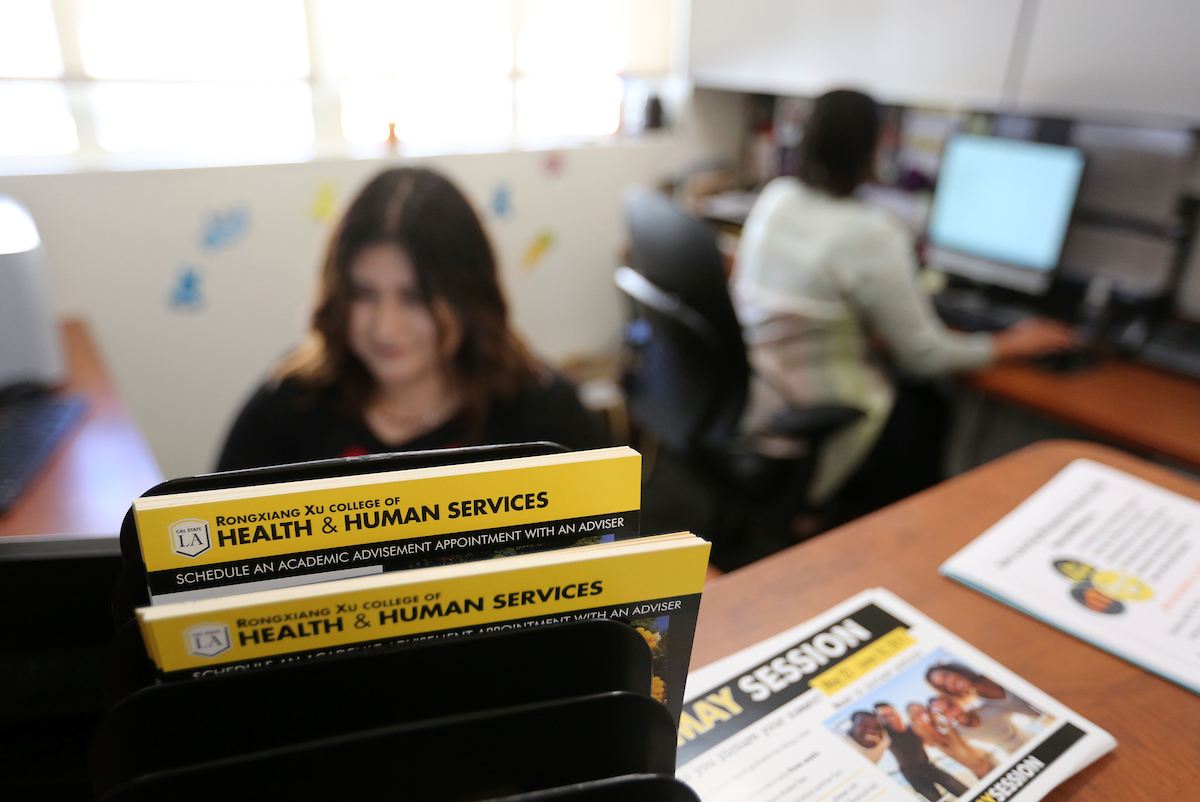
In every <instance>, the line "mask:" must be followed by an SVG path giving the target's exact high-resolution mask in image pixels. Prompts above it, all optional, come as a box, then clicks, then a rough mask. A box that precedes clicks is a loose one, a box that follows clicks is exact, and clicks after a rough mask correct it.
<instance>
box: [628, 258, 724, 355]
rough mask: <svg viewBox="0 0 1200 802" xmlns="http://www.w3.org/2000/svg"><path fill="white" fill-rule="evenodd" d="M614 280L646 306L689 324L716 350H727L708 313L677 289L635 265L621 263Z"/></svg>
mask: <svg viewBox="0 0 1200 802" xmlns="http://www.w3.org/2000/svg"><path fill="white" fill-rule="evenodd" d="M613 283H614V284H616V285H617V289H619V290H620V291H621V292H623V293H625V294H626V295H628V296H629V297H630V298H632V299H633V300H634V301H636V302H638V303H639V304H641V305H642V306H645V307H647V308H649V309H653V310H654V311H655V312H657V313H659V314H660V315H663V316H664V317H667V318H670V319H671V320H674V321H676V322H677V323H678V324H680V325H682V326H685V327H686V328H687V329H688V330H690V331H691V332H692V333H693V334H694V335H695V336H697V337H699V338H700V339H701V340H703V341H704V342H705V343H707V344H708V347H709V348H712V349H713V350H714V351H717V352H720V351H724V350H725V346H724V343H722V342H721V336H720V335H719V334H718V333H717V330H716V329H714V328H713V327H712V325H710V324H709V322H708V321H707V320H705V319H704V315H702V314H700V313H699V312H697V311H696V310H695V309H693V308H692V307H690V306H688V305H687V304H686V303H684V302H683V301H682V300H680V298H679V296H678V295H676V294H675V293H673V292H667V291H665V290H663V289H662V288H661V287H659V286H658V285H657V284H655V283H654V282H652V281H650V279H648V278H646V277H645V276H643V275H642V274H641V273H639V272H637V271H636V270H634V269H633V268H631V267H618V268H617V269H616V272H615V273H613Z"/></svg>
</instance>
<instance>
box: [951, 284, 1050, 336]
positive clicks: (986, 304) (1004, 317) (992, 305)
mask: <svg viewBox="0 0 1200 802" xmlns="http://www.w3.org/2000/svg"><path fill="white" fill-rule="evenodd" d="M933 306H934V309H936V310H937V313H938V317H940V318H941V319H942V322H943V323H945V324H946V325H947V326H949V327H950V328H952V329H959V330H960V331H999V330H1001V329H1006V328H1008V327H1009V326H1012V325H1013V324H1015V323H1020V322H1021V321H1022V320H1024V319H1025V318H1027V317H1029V316H1030V315H1031V314H1032V313H1031V312H1029V311H1028V310H1026V309H1023V308H1021V307H1019V306H1011V305H1009V304H1003V303H998V302H995V301H991V300H988V299H986V298H984V297H983V296H980V295H976V294H974V293H970V292H964V291H961V290H944V291H942V292H940V293H938V294H937V295H935V296H933Z"/></svg>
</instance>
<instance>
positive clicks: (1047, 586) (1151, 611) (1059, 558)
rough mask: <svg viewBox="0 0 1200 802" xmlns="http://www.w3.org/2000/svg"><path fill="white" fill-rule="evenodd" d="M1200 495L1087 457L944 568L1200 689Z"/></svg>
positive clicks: (953, 575) (952, 575) (951, 574)
mask: <svg viewBox="0 0 1200 802" xmlns="http://www.w3.org/2000/svg"><path fill="white" fill-rule="evenodd" d="M1198 552H1200V503H1198V502H1196V501H1193V500H1192V499H1190V498H1185V497H1184V496H1181V495H1178V494H1176V493H1171V492H1169V491H1167V490H1164V489H1162V488H1161V487H1157V486H1156V485H1153V484H1151V483H1150V482H1147V481H1144V480H1142V479H1138V478H1136V477H1134V476H1130V475H1128V474H1126V473H1122V472H1121V471H1118V470H1115V469H1113V468H1110V467H1108V466H1105V465H1101V464H1098V463H1095V462H1092V461H1089V460H1084V459H1080V460H1076V461H1074V462H1072V463H1071V464H1070V465H1068V466H1067V467H1066V468H1065V469H1063V470H1062V471H1060V472H1059V473H1058V475H1057V476H1055V477H1054V478H1053V479H1052V480H1050V482H1048V483H1047V484H1046V485H1045V486H1043V487H1042V488H1041V489H1040V490H1038V491H1037V492H1036V493H1034V494H1033V495H1032V496H1030V497H1029V498H1028V499H1026V500H1025V501H1024V502H1022V503H1021V504H1020V505H1019V506H1018V507H1017V508H1016V509H1015V510H1013V511H1012V512H1011V513H1009V514H1008V515H1006V516H1005V517H1004V518H1003V519H1002V520H1001V521H1000V522H999V523H997V524H996V525H995V526H992V527H991V528H990V529H988V530H987V531H986V532H984V533H983V534H982V535H980V536H979V537H978V538H976V539H975V540H974V541H972V543H971V544H970V545H969V546H967V547H966V548H965V549H963V550H962V551H960V552H958V553H957V554H955V555H954V556H953V557H951V558H950V559H949V560H947V561H946V562H945V563H944V564H943V565H942V567H941V572H942V573H943V574H945V575H946V576H949V577H950V578H951V579H955V580H958V581H959V582H962V583H964V584H966V585H969V586H970V587H973V588H975V589H977V590H979V591H982V592H983V593H986V594H988V595H989V596H992V597H993V598H996V599H999V600H1000V601H1002V602H1004V603H1005V604H1010V605H1012V606H1013V607H1016V608H1017V609H1019V610H1022V611H1023V612H1026V613H1028V614H1030V615H1032V616H1034V617H1035V618H1038V619H1040V620H1042V621H1045V622H1047V623H1049V624H1051V625H1053V626H1056V627H1059V628H1060V629H1063V630H1065V631H1066V632H1069V633H1071V634H1072V635H1075V636H1076V637H1078V638H1081V639H1083V640H1085V641H1087V642H1089V643H1093V644H1095V645H1097V646H1100V647H1101V648H1103V649H1107V650H1108V651H1110V652H1112V653H1113V654H1116V655H1117V656H1119V657H1122V658H1124V659H1126V660H1128V661H1130V662H1131V663H1134V664H1135V665H1139V666H1142V667H1143V668H1145V669H1147V670H1150V671H1153V672H1155V673H1157V674H1160V675H1162V676H1164V677H1166V678H1167V679H1170V680H1171V681H1173V682H1176V683H1179V684H1180V685H1182V686H1184V687H1185V688H1188V689H1190V690H1192V691H1193V692H1196V693H1200V657H1197V654H1196V649H1195V643H1194V642H1195V637H1194V635H1195V628H1196V623H1195V616H1196V613H1197V611H1198V610H1200V591H1198V590H1197V588H1196V581H1195V580H1196V576H1197V574H1198V573H1200V557H1198V556H1197V553H1198Z"/></svg>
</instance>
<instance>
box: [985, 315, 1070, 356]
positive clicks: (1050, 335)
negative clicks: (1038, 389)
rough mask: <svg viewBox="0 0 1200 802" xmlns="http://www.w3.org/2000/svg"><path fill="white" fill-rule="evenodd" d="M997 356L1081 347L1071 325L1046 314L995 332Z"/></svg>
mask: <svg viewBox="0 0 1200 802" xmlns="http://www.w3.org/2000/svg"><path fill="white" fill-rule="evenodd" d="M992 342H993V343H994V344H995V348H996V360H997V361H1001V360H1009V359H1027V358H1029V357H1034V356H1042V355H1043V354H1054V353H1060V352H1062V351H1070V350H1072V349H1075V348H1078V347H1080V345H1081V343H1080V341H1079V335H1077V334H1076V333H1075V331H1074V330H1073V329H1071V327H1070V326H1067V325H1065V324H1063V323H1059V322H1058V321H1056V320H1048V319H1047V318H1044V317H1032V318H1029V319H1028V320H1022V321H1021V322H1020V323H1017V324H1016V325H1014V326H1010V327H1009V328H1007V329H1005V330H1004V331H999V332H996V333H995V334H993V335H992Z"/></svg>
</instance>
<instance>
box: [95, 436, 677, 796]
mask: <svg viewBox="0 0 1200 802" xmlns="http://www.w3.org/2000/svg"><path fill="white" fill-rule="evenodd" d="M561 450H564V449H562V447H561V446H557V445H555V444H553V443H527V444H519V445H509V446H488V447H479V448H468V449H448V450H445V451H434V452H412V453H407V454H388V455H376V456H369V457H351V458H347V459H339V460H323V461H320V462H312V463H303V464H298V465H289V466H280V467H272V468H263V469H253V470H247V471H236V472H229V473H222V474H209V475H205V476H197V477H189V478H184V479H175V480H171V481H168V482H164V483H163V484H160V485H158V486H156V487H155V488H153V489H152V490H150V491H149V492H148V493H147V494H146V495H162V494H166V493H180V492H189V491H194V490H208V489H217V488H226V487H240V486H248V485H256V484H267V483H275V482H284V481H292V480H303V479H314V478H323V477H331V476H347V475H354V474H360V473H368V472H380V471H390V470H397V469H403V468H417V467H428V466H433V465H447V464H455V463H461V462H475V461H482V460H491V459H504V458H511V457H521V456H533V455H538V454H548V453H554V452H557V451H561ZM121 546H122V553H123V556H124V558H125V564H124V568H123V570H122V573H121V576H120V578H119V580H118V583H117V590H116V593H115V595H114V606H113V612H114V620H115V623H116V624H117V627H118V631H117V635H116V637H115V638H114V640H113V642H112V645H111V648H110V652H109V655H108V663H107V666H106V672H105V673H106V677H105V696H106V703H107V704H108V706H109V709H108V712H107V714H106V715H105V717H104V719H103V721H102V722H101V724H100V726H99V728H98V729H97V731H96V734H95V737H94V739H93V742H92V748H91V756H90V771H91V776H92V781H93V787H94V789H95V791H96V793H97V797H98V798H100V799H103V800H113V802H117V801H118V800H124V801H132V800H141V799H180V800H184V799H190V798H193V797H195V798H197V799H199V798H201V797H200V795H201V794H203V795H204V798H205V799H209V798H211V797H212V794H213V789H214V788H219V789H220V792H219V793H220V796H221V797H222V798H223V799H227V800H239V799H247V800H249V799H255V800H260V799H263V798H282V797H283V796H284V795H286V796H287V797H289V798H292V799H317V798H321V799H327V798H328V797H329V795H330V794H331V793H335V794H337V795H338V796H339V797H344V796H347V795H349V796H350V797H352V798H353V797H360V798H366V796H365V795H366V794H368V793H369V794H372V795H373V796H376V797H379V798H393V797H394V798H397V799H422V800H437V799H445V800H463V801H465V800H481V799H494V798H501V797H510V796H513V795H516V796H514V802H516V800H517V799H520V800H528V802H538V801H539V800H542V799H545V800H546V802H557V801H558V800H563V802H567V800H586V802H592V801H593V800H596V801H597V802H598V801H599V800H604V799H623V800H625V799H632V800H642V799H645V800H687V802H691V801H692V800H694V799H695V797H694V794H692V792H691V791H690V790H688V789H687V788H686V786H683V785H682V784H680V783H678V782H676V781H675V780H674V779H673V776H672V775H673V772H674V762H675V740H676V733H675V727H674V723H673V721H672V719H671V716H670V714H669V713H668V712H667V710H666V708H664V707H663V706H662V705H661V704H659V703H658V702H657V701H655V700H654V699H652V698H651V696H650V679H651V669H650V654H649V650H648V649H647V648H646V645H645V641H644V640H643V638H642V636H641V635H639V634H638V633H637V632H635V631H634V630H633V629H632V628H630V627H629V626H627V625H625V624H622V623H619V622H614V621H604V620H600V621H596V620H593V621H584V622H575V623H571V624H557V625H552V626H545V627H536V628H530V629H523V630H513V631H506V632H502V633H497V634H492V635H480V636H472V637H469V638H461V639H460V638H448V639H439V640H431V641H424V642H418V643H407V644H396V645H389V646H379V647H374V648H368V649H362V650H358V651H352V652H347V653H344V654H341V655H336V656H329V657H322V658H320V659H313V660H306V661H301V662H296V663H287V664H280V665H271V666H266V667H262V668H257V669H254V670H245V671H236V672H229V673H225V674H219V675H216V676H204V677H199V678H194V679H187V680H183V681H176V682H170V683H164V682H161V681H160V680H159V678H157V677H156V675H155V672H154V668H153V665H152V664H151V662H150V660H149V658H148V657H147V655H146V652H145V647H144V644H143V643H142V640H141V635H140V632H139V630H138V629H137V625H136V620H135V618H134V609H135V608H136V607H139V606H144V605H145V604H147V603H148V602H149V597H148V591H147V589H146V574H145V566H144V563H143V562H142V560H141V552H140V548H139V547H138V542H137V532H136V529H135V527H134V524H133V516H132V511H130V513H129V514H127V515H126V517H125V521H124V523H123V525H122V529H121ZM288 778H290V779H288Z"/></svg>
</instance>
